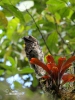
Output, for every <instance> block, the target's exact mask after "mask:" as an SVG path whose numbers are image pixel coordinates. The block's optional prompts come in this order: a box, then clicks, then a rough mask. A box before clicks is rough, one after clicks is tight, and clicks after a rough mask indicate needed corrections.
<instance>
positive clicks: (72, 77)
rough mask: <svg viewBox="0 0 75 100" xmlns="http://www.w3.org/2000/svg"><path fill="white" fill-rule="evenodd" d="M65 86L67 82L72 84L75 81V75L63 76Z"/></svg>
mask: <svg viewBox="0 0 75 100" xmlns="http://www.w3.org/2000/svg"><path fill="white" fill-rule="evenodd" d="M62 80H63V84H65V83H66V82H72V81H75V75H72V74H65V75H63V76H62Z"/></svg>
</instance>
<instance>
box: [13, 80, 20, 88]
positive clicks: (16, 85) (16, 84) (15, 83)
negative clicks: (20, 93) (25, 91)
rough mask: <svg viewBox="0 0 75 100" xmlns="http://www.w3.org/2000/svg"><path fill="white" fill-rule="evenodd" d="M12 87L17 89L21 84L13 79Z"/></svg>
mask: <svg viewBox="0 0 75 100" xmlns="http://www.w3.org/2000/svg"><path fill="white" fill-rule="evenodd" d="M14 87H15V88H16V89H19V88H20V87H22V85H21V84H20V83H19V82H17V81H14Z"/></svg>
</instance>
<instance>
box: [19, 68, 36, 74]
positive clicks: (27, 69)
mask: <svg viewBox="0 0 75 100" xmlns="http://www.w3.org/2000/svg"><path fill="white" fill-rule="evenodd" d="M18 73H19V74H29V73H34V70H33V69H31V68H23V69H22V70H19V71H18Z"/></svg>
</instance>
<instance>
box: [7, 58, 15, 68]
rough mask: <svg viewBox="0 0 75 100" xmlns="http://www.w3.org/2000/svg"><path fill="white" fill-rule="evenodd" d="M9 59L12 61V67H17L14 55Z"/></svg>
mask: <svg viewBox="0 0 75 100" xmlns="http://www.w3.org/2000/svg"><path fill="white" fill-rule="evenodd" d="M8 60H9V61H10V63H11V64H12V67H15V65H16V64H15V60H14V59H13V58H12V57H8Z"/></svg>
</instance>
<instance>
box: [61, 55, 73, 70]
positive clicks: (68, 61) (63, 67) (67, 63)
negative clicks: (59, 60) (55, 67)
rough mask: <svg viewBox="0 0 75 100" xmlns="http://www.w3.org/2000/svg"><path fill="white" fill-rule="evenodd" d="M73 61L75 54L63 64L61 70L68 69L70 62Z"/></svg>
mask: <svg viewBox="0 0 75 100" xmlns="http://www.w3.org/2000/svg"><path fill="white" fill-rule="evenodd" d="M73 61H75V56H72V57H71V58H69V59H68V60H67V61H66V62H65V63H64V64H63V66H62V68H61V71H62V70H64V69H65V70H66V69H67V68H68V67H66V66H68V65H69V64H71V63H72V62H73Z"/></svg>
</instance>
